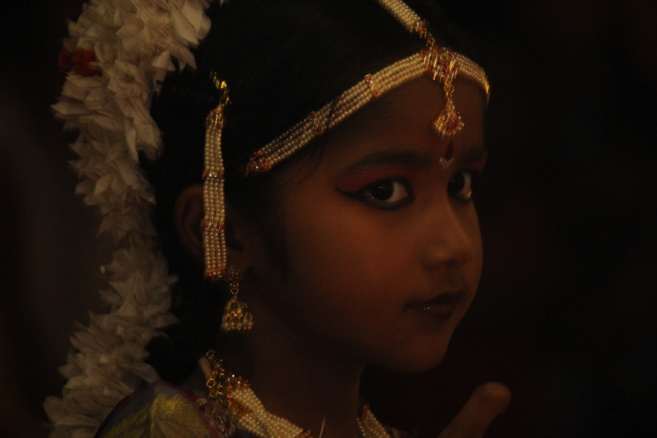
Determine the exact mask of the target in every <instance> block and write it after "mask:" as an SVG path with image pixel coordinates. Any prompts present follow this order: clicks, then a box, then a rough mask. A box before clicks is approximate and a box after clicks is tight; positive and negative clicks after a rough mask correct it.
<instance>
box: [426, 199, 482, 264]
mask: <svg viewBox="0 0 657 438" xmlns="http://www.w3.org/2000/svg"><path fill="white" fill-rule="evenodd" d="M472 214H474V213H472ZM430 227H431V231H430V233H429V238H428V240H427V244H426V248H425V254H424V264H425V265H426V266H427V268H431V269H437V268H440V267H449V268H453V267H456V266H458V265H462V264H464V263H467V262H468V261H470V260H471V259H472V258H473V257H474V252H475V242H476V241H478V239H477V237H476V236H475V233H476V234H478V233H479V226H478V222H477V219H476V217H470V214H468V213H466V212H459V211H457V210H456V209H454V208H447V209H442V211H441V212H440V213H439V214H436V215H435V217H434V219H433V220H432V221H431V226H430Z"/></svg>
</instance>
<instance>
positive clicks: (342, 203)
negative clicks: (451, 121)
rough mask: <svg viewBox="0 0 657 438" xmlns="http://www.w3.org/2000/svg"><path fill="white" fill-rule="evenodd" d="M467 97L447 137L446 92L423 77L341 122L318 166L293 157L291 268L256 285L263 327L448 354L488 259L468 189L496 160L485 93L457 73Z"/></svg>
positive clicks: (288, 214) (319, 346)
mask: <svg viewBox="0 0 657 438" xmlns="http://www.w3.org/2000/svg"><path fill="white" fill-rule="evenodd" d="M455 103H456V107H457V109H458V110H459V111H461V115H462V117H463V121H464V122H465V127H464V129H463V130H462V131H461V132H460V133H459V134H457V135H456V136H455V137H453V138H451V139H444V140H441V139H440V138H439V136H438V135H437V134H436V133H435V132H434V131H433V129H432V128H431V123H432V121H433V120H434V119H435V118H436V116H437V115H438V113H439V112H440V110H441V109H442V107H443V105H444V94H443V92H442V89H441V87H440V86H439V85H438V84H436V83H434V82H432V81H431V80H429V79H428V78H421V79H417V80H414V81H412V82H409V83H407V84H405V85H403V86H401V87H399V88H398V89H396V90H394V91H393V92H390V93H389V94H387V95H385V96H383V97H382V98H380V99H379V101H378V102H376V103H374V104H373V105H371V107H370V108H368V109H367V110H366V111H364V112H363V113H362V114H360V115H356V116H354V117H352V118H351V119H350V120H349V121H348V123H347V124H346V125H345V126H344V127H341V128H338V129H336V130H335V131H334V132H332V133H331V135H332V137H331V140H330V145H329V146H328V147H327V150H326V151H325V155H324V156H323V157H322V159H321V161H320V163H319V164H316V163H312V162H310V161H311V160H307V161H306V162H305V163H299V164H295V165H293V166H292V169H291V170H290V172H291V174H292V175H298V177H297V178H296V180H295V181H294V182H293V183H291V184H290V185H289V187H287V188H286V191H285V195H284V198H283V201H282V202H283V207H284V208H283V213H282V221H283V226H284V236H285V248H286V255H287V258H288V260H287V266H288V272H286V274H287V275H285V276H284V279H283V280H281V284H280V285H278V286H274V287H272V286H271V285H266V286H267V287H263V288H262V292H261V293H259V294H255V295H256V297H254V298H256V299H255V302H254V303H253V306H252V309H254V316H255V318H256V325H261V327H263V328H264V327H266V329H267V330H275V331H278V332H280V333H281V334H282V335H284V336H285V339H288V340H290V339H291V340H292V341H293V342H295V343H298V344H300V345H301V346H302V347H304V349H306V350H308V349H310V350H311V351H316V352H317V353H318V354H320V355H328V357H332V358H334V359H336V358H337V359H338V360H347V361H357V362H369V363H375V364H378V365H382V366H387V367H390V368H393V369H397V370H407V371H420V370H424V369H427V368H430V367H432V366H434V365H436V364H437V363H438V362H440V361H441V360H442V358H443V356H444V354H445V350H446V348H447V345H448V343H449V340H450V338H451V336H452V333H453V331H454V329H455V327H456V325H457V324H458V322H459V321H460V320H461V318H462V317H463V315H464V314H465V312H466V310H467V308H468V306H469V305H470V302H471V301H472V298H473V296H474V294H475V291H476V289H477V285H478V282H479V276H480V271H481V262H482V248H481V238H480V233H479V224H478V221H477V214H476V211H475V206H474V204H473V201H472V200H471V199H470V191H471V189H472V185H471V184H472V182H473V180H474V179H476V177H477V175H478V174H479V173H480V172H481V171H482V169H483V166H484V161H485V152H484V149H483V143H484V139H483V106H484V103H483V93H482V92H481V90H480V89H479V88H478V87H477V86H476V85H474V84H471V83H470V82H467V81H465V80H458V81H456V92H455ZM448 149H449V151H448ZM450 155H451V161H449V165H448V166H447V167H445V161H446V159H450ZM313 166H316V167H313ZM258 296H259V297H258ZM260 299H262V302H261V300H260Z"/></svg>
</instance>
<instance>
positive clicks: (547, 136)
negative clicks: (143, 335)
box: [0, 0, 657, 437]
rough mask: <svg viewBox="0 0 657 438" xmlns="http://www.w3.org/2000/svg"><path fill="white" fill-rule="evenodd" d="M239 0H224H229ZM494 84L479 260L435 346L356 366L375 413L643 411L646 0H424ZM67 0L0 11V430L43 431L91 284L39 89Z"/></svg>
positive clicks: (650, 340) (651, 179)
mask: <svg viewBox="0 0 657 438" xmlns="http://www.w3.org/2000/svg"><path fill="white" fill-rule="evenodd" d="M234 1H238V0H234ZM441 4H443V6H444V7H445V9H446V10H447V12H448V14H449V15H450V16H451V17H452V19H453V20H454V21H455V22H456V23H457V24H459V25H460V26H461V27H462V28H463V29H464V30H465V31H466V33H467V34H469V35H470V37H471V39H472V42H473V44H474V45H475V46H476V47H477V48H478V49H479V51H480V54H479V56H478V57H477V61H479V62H480V63H481V64H483V65H484V66H485V67H486V69H487V72H488V73H489V76H490V79H491V83H492V85H493V89H492V98H491V104H490V107H489V114H488V123H489V126H488V146H489V149H490V151H491V155H490V159H489V163H488V166H487V170H486V174H485V178H484V184H483V186H482V188H481V191H480V192H479V198H478V200H477V202H478V207H479V211H480V214H481V217H482V230H483V233H484V243H485V249H486V262H485V268H484V274H483V278H482V282H481V287H480V291H479V295H478V297H477V299H476V300H475V303H474V305H473V308H472V310H471V312H470V313H469V314H468V316H467V317H466V319H465V320H464V322H463V324H462V325H461V327H460V329H459V330H458V331H457V334H456V336H455V337H454V340H453V343H452V346H451V349H450V351H449V352H448V355H447V357H446V359H445V361H444V363H443V364H442V365H441V366H439V367H438V368H437V369H436V370H435V371H433V372H431V373H427V374H423V375H420V376H412V377H410V376H391V375H389V374H387V373H385V372H383V371H380V370H371V371H370V372H369V373H368V376H367V378H366V380H365V382H364V385H365V386H366V388H367V391H368V392H369V393H370V394H371V395H372V404H373V405H374V408H375V411H378V412H380V414H381V415H380V416H381V417H382V418H383V419H384V420H388V421H390V422H393V423H396V424H400V425H403V426H405V427H407V428H415V429H416V430H417V431H418V433H419V434H420V435H421V436H427V437H428V436H435V435H436V434H437V432H438V431H439V430H440V429H441V428H442V427H444V425H445V424H446V423H447V422H448V421H449V419H450V418H451V417H453V416H454V415H455V414H456V412H457V411H458V409H459V408H460V406H461V405H462V404H463V403H464V402H465V400H466V399H467V397H468V396H469V394H470V392H471V391H472V390H473V389H474V388H475V387H476V385H478V384H479V383H481V382H484V381H488V380H498V381H502V382H505V383H507V384H508V385H509V386H510V387H511V389H512V391H513V393H514V399H513V401H512V404H511V406H510V407H509V409H508V411H507V412H506V414H504V415H503V416H502V417H500V418H499V419H498V420H497V421H496V422H495V423H494V425H493V426H492V427H491V429H490V432H489V434H488V435H487V436H489V437H589V436H590V437H616V436H633V437H644V436H645V437H648V436H651V437H652V436H654V434H655V430H657V381H656V380H657V371H656V370H657V348H656V347H657V342H656V339H655V338H656V335H657V322H656V321H657V317H656V316H655V313H657V312H656V311H657V227H656V226H655V225H656V224H657V176H656V175H657V172H656V169H657V2H655V1H650V0H645V1H638V0H634V1H622V0H606V1H605V0H570V1H569V0H538V1H521V0H501V1H497V2H493V1H490V2H487V3H483V2H482V3H479V2H476V1H471V0H462V1H458V0H450V1H443V2H441ZM80 5H81V2H80V0H60V1H55V0H42V1H38V0H24V1H22V2H18V1H14V2H12V4H11V5H7V4H4V5H3V7H2V8H3V9H2V13H1V14H0V17H1V18H0V20H1V21H2V23H1V24H0V32H1V33H2V43H1V44H2V45H1V47H2V59H0V200H1V201H2V203H1V204H0V388H1V391H0V436H16V437H19V436H25V437H39V436H44V435H45V432H44V428H43V423H44V422H45V417H44V414H43V413H42V411H41V402H42V399H43V397H44V396H46V395H53V394H59V393H60V390H61V384H62V380H61V378H60V377H59V376H58V374H57V371H56V368H57V367H58V366H59V365H61V364H63V363H64V362H65V357H66V352H67V349H68V336H69V334H70V333H71V331H72V330H73V328H74V324H73V322H72V321H75V320H77V321H81V322H86V321H87V316H86V312H87V309H89V308H94V307H95V308H98V304H97V303H96V292H95V290H96V278H95V277H96V275H95V273H96V272H97V271H96V270H97V268H98V263H99V260H100V258H101V257H102V256H101V254H100V251H99V250H98V249H97V248H96V245H95V243H94V241H93V236H94V234H95V222H96V219H95V217H94V215H93V212H90V211H87V210H86V209H84V208H82V207H81V206H80V203H79V202H78V200H76V199H75V198H74V197H73V196H72V193H73V191H74V185H75V175H73V174H72V172H70V171H69V169H68V165H67V159H70V158H71V156H70V154H69V153H68V152H67V150H66V143H67V142H68V141H69V140H70V139H71V138H72V137H70V138H66V136H63V135H61V133H60V131H61V125H60V124H59V123H57V122H54V121H53V120H52V116H51V112H50V109H49V104H51V103H53V102H54V101H55V99H56V97H57V95H58V93H59V89H60V87H61V84H62V81H63V78H62V77H61V75H59V74H58V72H57V67H56V60H57V53H58V51H59V48H60V46H61V38H62V36H63V35H64V34H65V28H66V20H67V19H74V18H76V17H77V16H78V15H79V11H80Z"/></svg>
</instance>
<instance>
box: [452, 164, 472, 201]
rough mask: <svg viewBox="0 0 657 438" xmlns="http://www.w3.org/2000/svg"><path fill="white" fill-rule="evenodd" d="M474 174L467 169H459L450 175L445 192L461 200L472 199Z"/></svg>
mask: <svg viewBox="0 0 657 438" xmlns="http://www.w3.org/2000/svg"><path fill="white" fill-rule="evenodd" d="M475 177H476V175H475V174H474V173H473V172H472V171H469V170H461V171H459V172H458V173H456V174H455V175H454V176H452V177H451V178H450V179H449V182H448V183H447V193H449V196H451V197H452V198H455V199H457V200H459V201H461V202H468V201H470V200H471V199H472V186H473V184H474V179H475Z"/></svg>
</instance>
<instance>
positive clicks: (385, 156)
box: [346, 149, 435, 173]
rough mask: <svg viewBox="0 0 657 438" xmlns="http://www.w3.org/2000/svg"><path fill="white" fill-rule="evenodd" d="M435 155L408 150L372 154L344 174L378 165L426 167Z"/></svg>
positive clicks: (354, 164)
mask: <svg viewBox="0 0 657 438" xmlns="http://www.w3.org/2000/svg"><path fill="white" fill-rule="evenodd" d="M434 155H435V154H433V153H425V152H418V151H414V150H409V149H403V150H389V151H378V152H373V153H371V154H369V155H366V156H365V157H363V158H361V159H360V160H358V161H356V162H355V163H353V164H352V165H350V166H349V167H348V168H347V169H346V172H347V173H349V172H355V171H358V170H360V169H362V168H364V167H368V166H375V165H379V164H399V165H402V166H408V167H426V166H428V165H429V164H430V163H431V161H432V159H433V158H434V157H433V156H434Z"/></svg>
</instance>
